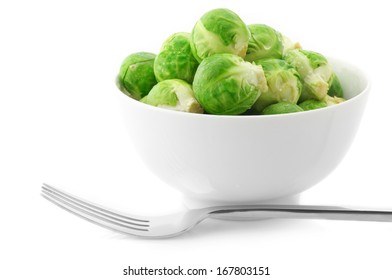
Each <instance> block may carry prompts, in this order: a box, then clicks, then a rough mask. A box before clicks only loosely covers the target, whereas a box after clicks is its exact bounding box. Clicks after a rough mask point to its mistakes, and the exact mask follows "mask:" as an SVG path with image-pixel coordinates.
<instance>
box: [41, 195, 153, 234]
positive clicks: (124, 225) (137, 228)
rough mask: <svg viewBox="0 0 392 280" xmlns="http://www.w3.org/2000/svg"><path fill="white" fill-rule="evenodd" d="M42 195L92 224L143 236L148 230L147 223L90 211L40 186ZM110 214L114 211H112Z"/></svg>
mask: <svg viewBox="0 0 392 280" xmlns="http://www.w3.org/2000/svg"><path fill="white" fill-rule="evenodd" d="M41 194H42V196H43V197H44V198H46V199H48V200H49V201H50V202H52V203H54V204H56V205H57V206H59V207H61V208H63V209H65V210H67V211H69V212H71V213H72V214H75V215H77V216H79V217H81V218H84V219H86V220H88V221H90V222H92V223H94V224H97V225H100V226H103V227H105V228H108V229H111V230H117V231H120V232H123V233H127V234H133V235H140V236H144V235H145V234H146V233H147V232H148V231H149V229H148V227H149V224H148V223H140V224H138V223H134V222H132V223H130V222H127V221H123V220H119V219H114V218H113V217H112V216H109V215H106V216H105V215H103V214H102V213H100V212H99V211H92V209H90V208H89V207H85V206H84V205H83V204H81V203H77V202H75V201H72V199H68V198H67V197H65V196H61V195H59V194H57V193H56V192H50V191H48V189H47V188H44V187H43V188H42V193H41ZM111 213H112V215H116V213H114V212H112V211H111Z"/></svg>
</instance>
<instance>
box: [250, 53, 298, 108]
mask: <svg viewBox="0 0 392 280" xmlns="http://www.w3.org/2000/svg"><path fill="white" fill-rule="evenodd" d="M254 63H255V64H257V65H261V66H262V67H263V70H264V74H265V77H266V79H267V85H268V90H267V91H265V92H262V93H261V95H260V97H259V98H258V99H257V101H256V102H255V104H254V105H253V107H252V110H253V111H255V112H256V113H258V114H260V113H261V112H262V111H263V109H264V108H265V107H267V106H268V105H271V104H273V103H277V102H281V101H285V102H289V103H293V104H296V103H297V101H298V99H299V97H300V95H301V90H302V84H301V81H300V76H299V74H298V72H297V70H295V68H294V67H293V66H291V65H290V64H288V63H287V62H286V61H284V60H282V59H274V58H272V59H262V60H256V61H255V62H254Z"/></svg>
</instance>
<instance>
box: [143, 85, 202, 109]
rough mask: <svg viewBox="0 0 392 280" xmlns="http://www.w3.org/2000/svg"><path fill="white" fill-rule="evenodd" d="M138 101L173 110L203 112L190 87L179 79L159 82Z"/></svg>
mask: <svg viewBox="0 0 392 280" xmlns="http://www.w3.org/2000/svg"><path fill="white" fill-rule="evenodd" d="M140 101H141V102H143V103H145V104H149V105H152V106H156V107H161V108H166V109H171V110H175V111H182V112H192V113H203V108H202V107H201V106H200V104H199V103H198V102H197V100H196V99H195V95H194V93H193V90H192V87H191V86H190V85H189V84H188V83H187V82H185V81H183V80H179V79H172V80H164V81H162V82H159V83H158V84H156V85H155V86H154V87H153V88H152V89H151V91H150V92H149V93H148V95H146V96H145V97H144V98H142V99H141V100H140Z"/></svg>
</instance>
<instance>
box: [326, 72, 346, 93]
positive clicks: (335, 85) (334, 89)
mask: <svg viewBox="0 0 392 280" xmlns="http://www.w3.org/2000/svg"><path fill="white" fill-rule="evenodd" d="M328 95H329V96H336V97H343V88H342V85H341V84H340V80H339V78H338V76H337V75H336V74H335V73H333V76H332V82H331V85H330V86H329V90H328Z"/></svg>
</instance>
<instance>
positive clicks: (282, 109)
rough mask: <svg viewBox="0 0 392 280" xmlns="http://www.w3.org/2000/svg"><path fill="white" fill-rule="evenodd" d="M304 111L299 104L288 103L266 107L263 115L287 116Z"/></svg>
mask: <svg viewBox="0 0 392 280" xmlns="http://www.w3.org/2000/svg"><path fill="white" fill-rule="evenodd" d="M302 111H303V109H302V108H301V107H299V106H298V105H297V104H293V103H288V102H279V103H275V104H272V105H269V106H268V107H265V109H264V110H263V115H275V114H287V113H296V112H302Z"/></svg>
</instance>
